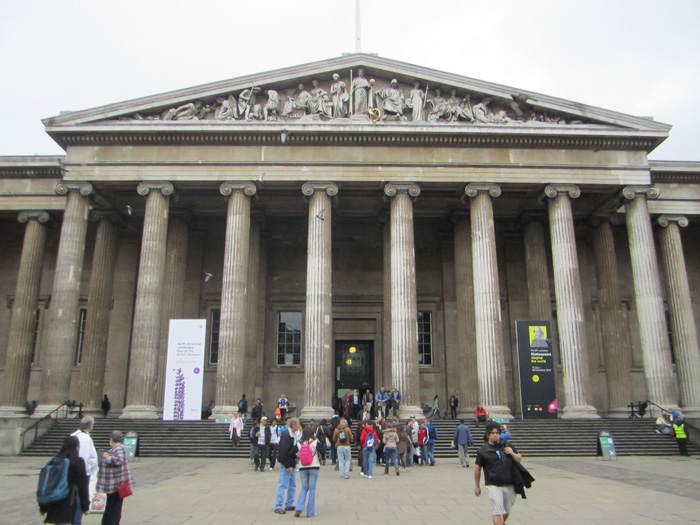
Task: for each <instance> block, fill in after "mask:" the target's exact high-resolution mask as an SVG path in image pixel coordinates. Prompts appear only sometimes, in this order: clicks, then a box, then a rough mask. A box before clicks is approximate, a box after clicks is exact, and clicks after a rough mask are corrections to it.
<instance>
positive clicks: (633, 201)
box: [622, 186, 678, 408]
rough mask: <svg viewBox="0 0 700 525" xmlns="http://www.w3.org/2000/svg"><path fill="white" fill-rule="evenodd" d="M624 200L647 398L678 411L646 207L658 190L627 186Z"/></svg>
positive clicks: (651, 234)
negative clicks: (648, 200)
mask: <svg viewBox="0 0 700 525" xmlns="http://www.w3.org/2000/svg"><path fill="white" fill-rule="evenodd" d="M622 196H623V198H624V201H625V216H626V221H625V222H626V224H627V236H628V238H629V244H630V256H631V260H632V277H633V279H634V295H635V304H636V307H637V320H638V322H639V335H640V340H641V345H642V358H643V360H644V376H645V379H646V384H647V398H648V399H649V401H652V402H654V403H656V404H657V405H660V406H662V407H664V408H673V407H677V406H678V394H677V390H676V385H675V379H674V377H673V364H672V363H671V347H670V344H669V341H668V334H667V332H666V316H665V313H664V299H663V293H662V289H661V277H660V275H659V265H658V262H657V258H656V250H655V248H654V234H653V233H652V229H651V219H650V218H649V208H648V207H647V198H650V199H655V198H657V197H658V196H659V190H658V189H657V188H655V187H650V186H627V187H626V188H625V189H623V190H622Z"/></svg>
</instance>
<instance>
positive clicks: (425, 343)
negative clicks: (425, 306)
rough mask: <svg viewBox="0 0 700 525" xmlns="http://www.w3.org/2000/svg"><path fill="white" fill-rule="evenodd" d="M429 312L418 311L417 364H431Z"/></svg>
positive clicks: (430, 315) (431, 337)
mask: <svg viewBox="0 0 700 525" xmlns="http://www.w3.org/2000/svg"><path fill="white" fill-rule="evenodd" d="M432 317H433V316H432V313H431V312H418V365H419V366H433V322H432Z"/></svg>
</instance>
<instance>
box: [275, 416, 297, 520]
mask: <svg viewBox="0 0 700 525" xmlns="http://www.w3.org/2000/svg"><path fill="white" fill-rule="evenodd" d="M300 429H301V425H300V424H299V420H298V419H297V418H295V417H293V418H291V419H290V420H289V426H288V427H287V429H286V430H285V431H284V432H283V433H282V435H281V436H280V448H279V453H278V454H277V461H279V464H280V478H279V484H278V486H277V500H276V501H275V513H277V514H284V513H285V512H286V511H288V510H294V496H295V495H296V489H297V482H296V476H295V473H294V467H295V466H296V462H297V452H298V448H297V439H296V433H297V432H298V431H299V430H300ZM285 493H286V496H287V498H286V503H285Z"/></svg>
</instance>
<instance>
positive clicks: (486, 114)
mask: <svg viewBox="0 0 700 525" xmlns="http://www.w3.org/2000/svg"><path fill="white" fill-rule="evenodd" d="M443 88H444V91H443ZM447 92H448V93H449V97H446V96H445V95H446V94H447ZM472 96H475V97H479V94H478V93H470V92H467V91H466V90H464V89H461V90H460V89H459V88H456V87H449V86H448V87H445V86H435V87H432V88H431V86H430V85H429V83H428V82H426V81H421V80H418V79H416V80H414V81H413V82H412V85H410V86H409V85H401V83H399V81H398V80H397V79H395V78H393V79H379V80H375V79H373V78H369V79H368V78H366V76H365V71H364V69H363V68H358V70H357V72H356V74H355V75H353V72H352V71H350V72H349V74H348V77H347V78H346V79H343V78H342V77H341V75H340V74H339V73H333V75H332V77H331V78H330V79H328V80H326V81H325V82H321V81H319V80H317V79H313V80H312V81H311V85H310V86H308V85H306V84H304V83H303V82H299V83H298V84H297V86H296V88H289V87H286V86H272V87H266V86H256V85H253V86H250V87H247V88H245V89H243V90H240V91H234V92H232V93H226V94H224V95H221V96H217V97H215V99H211V97H209V98H205V99H201V100H193V101H191V102H188V103H186V104H182V105H179V106H175V107H170V108H167V109H165V110H161V111H158V112H153V113H134V114H132V115H130V116H127V117H121V118H122V119H125V120H160V121H197V120H214V121H222V122H275V121H285V122H293V121H299V122H304V121H321V122H336V123H350V122H352V123H353V124H354V123H362V122H365V123H369V122H372V123H382V122H392V123H411V122H413V123H421V124H422V125H426V124H444V123H450V124H460V125H470V124H478V125H484V124H487V125H518V124H525V123H527V124H533V123H543V124H582V123H586V121H584V120H582V119H581V118H574V119H568V118H567V116H564V115H560V114H552V113H548V112H543V111H538V110H536V109H535V108H533V107H527V106H526V105H525V104H523V103H519V102H517V101H516V100H515V99H513V100H509V101H502V100H500V99H499V101H498V102H497V101H494V99H493V98H492V97H490V96H483V95H481V97H480V98H479V100H478V101H472Z"/></svg>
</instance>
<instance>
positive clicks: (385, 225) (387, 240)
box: [360, 211, 393, 396]
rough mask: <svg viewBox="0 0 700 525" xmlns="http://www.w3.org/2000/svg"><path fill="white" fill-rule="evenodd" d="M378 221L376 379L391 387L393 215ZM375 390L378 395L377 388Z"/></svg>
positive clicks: (381, 217)
mask: <svg viewBox="0 0 700 525" xmlns="http://www.w3.org/2000/svg"><path fill="white" fill-rule="evenodd" d="M378 219H379V225H380V227H381V228H382V302H383V304H382V345H381V354H379V355H381V358H380V359H377V358H376V357H375V359H374V377H375V378H376V379H377V380H378V384H380V385H391V378H392V376H391V349H390V345H391V215H390V214H389V213H387V212H385V211H381V212H380V213H379V217H378ZM376 350H377V349H376V348H375V352H376ZM376 355H378V354H376V353H375V356H376ZM374 390H375V392H374V393H375V394H376V393H377V388H375V389H374ZM392 390H393V388H392ZM362 394H364V392H360V396H362Z"/></svg>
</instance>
